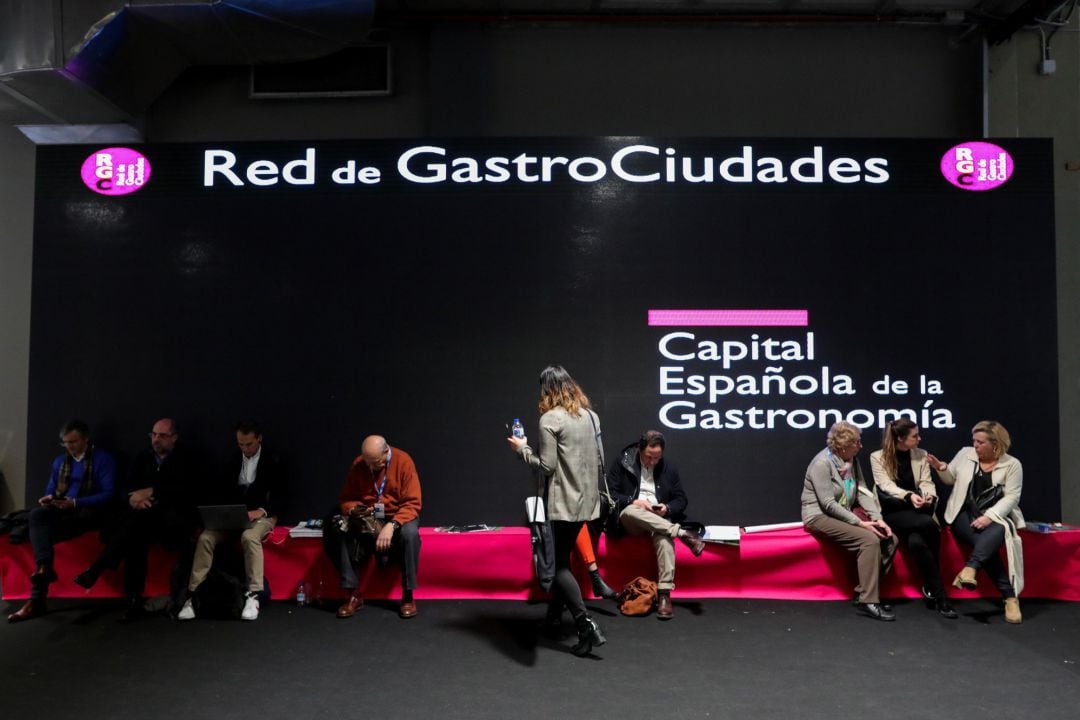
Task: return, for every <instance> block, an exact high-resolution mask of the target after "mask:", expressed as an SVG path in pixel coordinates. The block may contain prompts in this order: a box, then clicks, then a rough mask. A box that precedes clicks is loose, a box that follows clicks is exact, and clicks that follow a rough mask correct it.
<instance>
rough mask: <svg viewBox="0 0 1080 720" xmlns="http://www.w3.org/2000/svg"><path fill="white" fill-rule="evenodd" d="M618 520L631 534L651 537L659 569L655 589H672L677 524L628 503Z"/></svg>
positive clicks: (677, 534)
mask: <svg viewBox="0 0 1080 720" xmlns="http://www.w3.org/2000/svg"><path fill="white" fill-rule="evenodd" d="M619 522H620V523H621V524H622V526H623V527H624V528H626V532H628V533H629V534H631V535H648V536H650V537H651V538H652V544H653V548H654V549H655V550H656V566H657V569H658V570H659V577H658V578H657V581H656V589H657V590H673V589H674V588H675V538H677V537H678V536H679V526H678V525H677V524H676V523H673V522H671V521H670V520H666V519H665V518H662V517H660V516H659V515H657V514H656V513H654V512H650V511H648V510H646V509H645V508H642V507H638V506H637V505H628V506H627V507H626V509H624V510H623V511H622V512H621V513H620V514H619Z"/></svg>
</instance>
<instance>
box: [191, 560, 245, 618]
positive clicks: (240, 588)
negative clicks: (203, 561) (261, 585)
mask: <svg viewBox="0 0 1080 720" xmlns="http://www.w3.org/2000/svg"><path fill="white" fill-rule="evenodd" d="M246 600H247V598H246V597H245V596H244V583H243V582H242V581H241V580H240V579H239V578H237V577H236V576H235V575H233V574H232V573H227V572H224V571H222V570H218V569H217V568H214V569H212V570H211V571H210V573H209V574H208V575H207V576H206V580H204V581H203V583H202V585H200V586H199V589H198V590H196V591H195V596H194V597H193V598H192V604H194V605H195V614H196V616H197V617H200V618H208V619H217V620H239V619H240V613H242V612H243V611H244V602H245V601H246Z"/></svg>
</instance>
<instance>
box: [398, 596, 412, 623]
mask: <svg viewBox="0 0 1080 720" xmlns="http://www.w3.org/2000/svg"><path fill="white" fill-rule="evenodd" d="M398 616H399V617H403V618H406V619H408V618H411V617H416V603H415V602H413V601H412V600H409V601H407V602H403V603H401V608H400V609H399V610H398Z"/></svg>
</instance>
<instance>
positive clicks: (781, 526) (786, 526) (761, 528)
mask: <svg viewBox="0 0 1080 720" xmlns="http://www.w3.org/2000/svg"><path fill="white" fill-rule="evenodd" d="M802 526H803V524H802V523H801V522H786V523H772V524H771V525H748V526H747V527H744V528H743V532H748V533H757V532H768V531H769V530H791V529H793V528H800V527H802Z"/></svg>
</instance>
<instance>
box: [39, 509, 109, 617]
mask: <svg viewBox="0 0 1080 720" xmlns="http://www.w3.org/2000/svg"><path fill="white" fill-rule="evenodd" d="M100 521H101V515H100V513H99V512H98V510H97V509H95V508H92V507H88V508H80V507H76V508H72V509H70V510H59V509H57V508H54V507H52V506H51V505H44V506H41V507H36V508H34V509H33V510H31V511H30V519H29V525H28V528H27V529H28V534H29V535H30V544H31V546H33V548H34V562H35V563H36V564H37V565H49V566H51V565H52V562H53V545H55V544H56V543H58V542H64V541H65V540H71V539H72V538H75V537H78V536H79V535H82V534H83V533H88V532H90V531H91V530H96V529H97V528H98V527H100ZM48 590H49V586H48V583H34V584H33V585H32V586H31V588H30V598H31V599H32V600H40V599H42V598H44V597H45V596H46V595H47V594H48Z"/></svg>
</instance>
